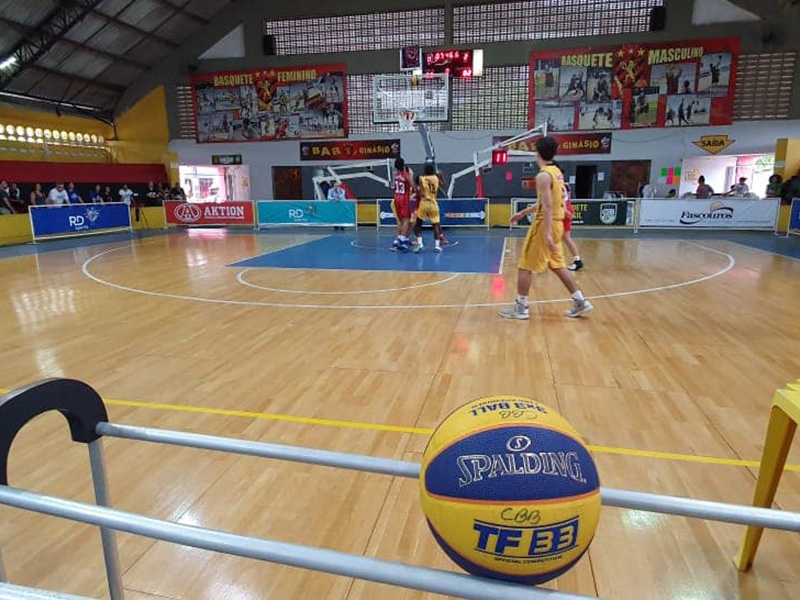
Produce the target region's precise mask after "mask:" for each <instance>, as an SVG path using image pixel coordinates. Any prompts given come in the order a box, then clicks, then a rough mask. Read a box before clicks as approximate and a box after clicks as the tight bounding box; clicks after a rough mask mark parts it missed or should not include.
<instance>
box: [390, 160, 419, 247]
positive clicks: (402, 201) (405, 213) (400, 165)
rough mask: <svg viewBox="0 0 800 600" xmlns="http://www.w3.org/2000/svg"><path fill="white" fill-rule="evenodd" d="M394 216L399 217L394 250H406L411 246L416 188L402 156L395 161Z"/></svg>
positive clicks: (393, 245) (393, 244)
mask: <svg viewBox="0 0 800 600" xmlns="http://www.w3.org/2000/svg"><path fill="white" fill-rule="evenodd" d="M394 169H395V175H394V200H393V202H392V204H393V205H394V216H395V218H396V219H397V237H396V238H395V240H394V242H392V248H391V249H392V251H394V252H397V251H401V252H405V251H408V249H409V247H410V246H411V242H410V241H409V239H408V232H409V230H410V229H411V192H412V190H413V188H414V180H413V175H412V173H411V169H408V168H407V167H406V162H405V161H404V160H403V159H402V158H398V159H396V160H395V161H394Z"/></svg>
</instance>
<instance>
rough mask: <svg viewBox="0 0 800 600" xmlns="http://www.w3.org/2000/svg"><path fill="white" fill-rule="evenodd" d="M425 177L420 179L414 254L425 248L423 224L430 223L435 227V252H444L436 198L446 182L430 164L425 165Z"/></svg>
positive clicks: (422, 176)
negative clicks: (440, 187) (424, 222)
mask: <svg viewBox="0 0 800 600" xmlns="http://www.w3.org/2000/svg"><path fill="white" fill-rule="evenodd" d="M424 173H425V174H424V175H421V176H420V177H419V179H418V183H419V185H418V188H417V189H418V191H417V198H418V200H419V203H418V205H417V222H416V223H414V235H416V236H417V245H416V246H414V252H422V251H423V250H424V246H423V244H422V222H423V221H430V222H431V225H433V236H434V241H433V250H434V252H441V251H442V245H441V244H442V243H441V239H442V226H441V224H440V219H439V202H437V200H436V198H437V197H438V195H439V186H440V185H442V184H443V183H444V182H443V180H442V176H441V175H440V174H437V173H436V167H434V166H433V164H431V163H428V164H427V165H425V171H424Z"/></svg>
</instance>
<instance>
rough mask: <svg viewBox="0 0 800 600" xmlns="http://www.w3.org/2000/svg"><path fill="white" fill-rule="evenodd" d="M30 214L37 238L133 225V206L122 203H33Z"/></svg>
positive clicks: (126, 227) (34, 235)
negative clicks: (43, 204)
mask: <svg viewBox="0 0 800 600" xmlns="http://www.w3.org/2000/svg"><path fill="white" fill-rule="evenodd" d="M29 213H30V219H31V230H32V232H33V238H34V239H36V238H39V237H44V236H69V235H83V234H87V233H95V232H98V231H103V230H109V229H130V227H131V211H130V207H129V206H128V205H127V204H124V203H122V202H110V203H108V204H62V205H60V206H31V207H30V211H29Z"/></svg>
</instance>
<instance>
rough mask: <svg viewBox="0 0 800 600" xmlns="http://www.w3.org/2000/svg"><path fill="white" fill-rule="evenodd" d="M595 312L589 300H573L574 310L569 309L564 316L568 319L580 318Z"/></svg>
mask: <svg viewBox="0 0 800 600" xmlns="http://www.w3.org/2000/svg"><path fill="white" fill-rule="evenodd" d="M593 310H594V306H592V303H591V302H589V301H588V300H573V301H572V308H571V309H569V310H568V311H567V312H565V313H564V314H565V315H566V316H568V317H571V318H573V319H574V318H575V317H580V316H581V315H585V314H586V313H588V312H592V311H593Z"/></svg>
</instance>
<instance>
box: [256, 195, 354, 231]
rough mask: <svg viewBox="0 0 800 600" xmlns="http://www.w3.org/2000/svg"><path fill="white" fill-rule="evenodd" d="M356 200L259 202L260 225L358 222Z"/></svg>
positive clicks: (349, 223) (336, 224) (333, 224)
mask: <svg viewBox="0 0 800 600" xmlns="http://www.w3.org/2000/svg"><path fill="white" fill-rule="evenodd" d="M356 204H357V203H356V202H328V201H325V200H322V201H304V200H298V201H293V200H275V201H261V202H259V203H258V226H259V227H269V226H270V225H307V226H308V225H311V226H314V225H318V226H323V225H331V226H344V225H355V224H356Z"/></svg>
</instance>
